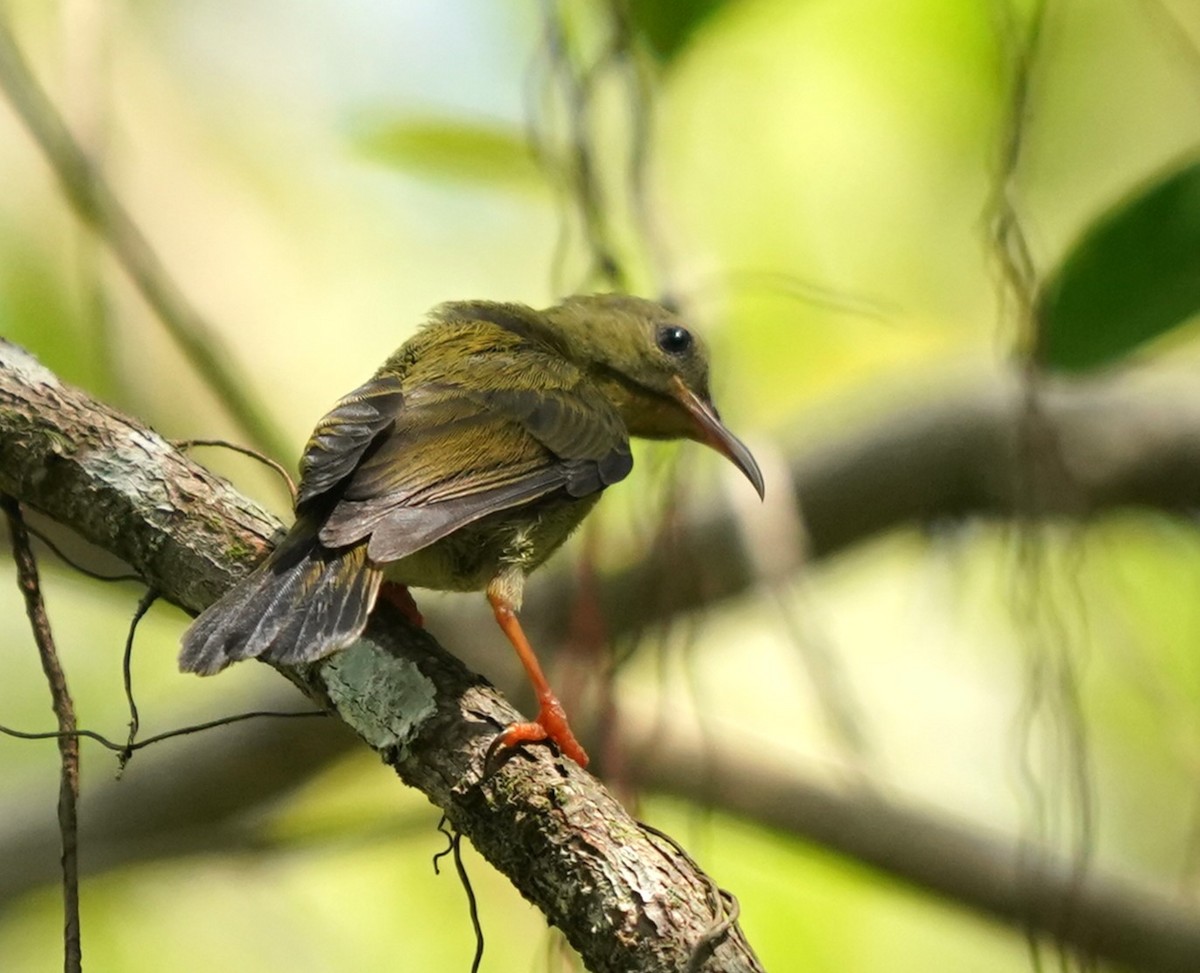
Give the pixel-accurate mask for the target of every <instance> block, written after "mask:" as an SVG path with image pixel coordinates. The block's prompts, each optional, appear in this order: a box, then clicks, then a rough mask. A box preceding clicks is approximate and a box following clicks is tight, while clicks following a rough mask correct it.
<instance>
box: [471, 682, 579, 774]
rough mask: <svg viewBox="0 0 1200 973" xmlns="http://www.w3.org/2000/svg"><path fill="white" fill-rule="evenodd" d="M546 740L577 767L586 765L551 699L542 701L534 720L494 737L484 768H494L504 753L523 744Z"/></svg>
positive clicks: (563, 714) (558, 706) (559, 706)
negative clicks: (577, 765)
mask: <svg viewBox="0 0 1200 973" xmlns="http://www.w3.org/2000/svg"><path fill="white" fill-rule="evenodd" d="M546 740H550V741H552V742H553V743H554V744H555V745H556V746H557V747H558V749H559V750H561V751H562V753H563V754H565V755H566V756H568V757H570V758H571V759H572V760H574V761H575V763H577V764H579V766H580V767H586V766H587V765H588V755H587V753H586V752H585V751H584V749H583V747H582V746H580V744H579V741H578V740H576V739H575V734H574V733H572V732H571V727H570V724H568V723H567V714H566V712H565V711H564V710H563V708H562V704H561V703H560V702H559V701H558V699H557V698H556V697H554V696H549V697H548V698H546V699H543V700H542V706H541V709H540V710H539V711H538V716H537V719H536V720H533V721H531V722H528V723H510V724H509V725H508V726H506V727H505V728H504V729H503V730H501V731H500V732H499V733H498V734H496V738H495V739H494V740H493V741H492V742H491V744H490V745H489V746H488V750H487V756H486V757H485V758H484V765H485V766H486V767H494V766H495V763H496V761H497V760H498V759H501V758H502V756H503V754H504V752H505V751H509V750H514V749H516V748H517V747H519V746H521V745H522V744H525V743H542V742H543V741H546Z"/></svg>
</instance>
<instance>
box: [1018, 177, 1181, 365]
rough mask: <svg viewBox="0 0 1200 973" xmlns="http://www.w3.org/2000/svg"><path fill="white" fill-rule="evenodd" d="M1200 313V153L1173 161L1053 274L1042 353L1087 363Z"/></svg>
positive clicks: (1090, 232) (1043, 314)
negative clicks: (1174, 163) (1196, 158)
mask: <svg viewBox="0 0 1200 973" xmlns="http://www.w3.org/2000/svg"><path fill="white" fill-rule="evenodd" d="M1197 314H1200V162H1191V163H1190V164H1188V165H1184V166H1180V167H1179V168H1176V169H1173V170H1172V171H1170V172H1168V173H1167V174H1165V175H1163V176H1161V177H1160V178H1158V179H1155V180H1154V181H1152V182H1151V183H1149V184H1147V185H1145V186H1143V187H1141V188H1140V189H1138V190H1137V191H1135V192H1134V193H1132V194H1130V195H1129V196H1128V198H1126V199H1124V200H1122V201H1121V202H1120V203H1118V204H1117V205H1115V206H1113V207H1112V208H1111V209H1110V210H1109V211H1108V212H1107V213H1104V214H1102V215H1101V216H1100V217H1099V218H1098V219H1097V220H1096V222H1095V223H1093V224H1092V225H1091V226H1090V227H1088V228H1087V230H1086V231H1085V232H1084V235H1083V238H1082V239H1081V240H1080V241H1079V243H1078V244H1077V245H1076V246H1075V247H1073V248H1072V249H1071V250H1070V251H1069V252H1068V254H1067V256H1066V258H1065V259H1064V261H1063V264H1062V266H1061V267H1060V268H1059V269H1058V271H1057V272H1056V273H1055V274H1054V275H1053V276H1052V277H1051V278H1050V280H1049V281H1048V282H1047V284H1046V287H1045V290H1044V292H1043V293H1042V295H1041V298H1040V301H1039V307H1038V328H1039V333H1040V342H1039V358H1040V360H1041V361H1042V363H1043V364H1045V365H1046V366H1047V367H1049V368H1052V369H1061V370H1064V371H1081V370H1083V369H1087V368H1094V367H1096V366H1098V365H1107V364H1111V363H1113V362H1115V361H1118V360H1120V359H1121V358H1122V357H1124V356H1125V355H1127V354H1128V353H1129V352H1131V351H1133V350H1134V349H1136V348H1138V347H1140V346H1141V345H1143V344H1145V343H1146V342H1147V341H1150V340H1151V339H1153V338H1157V337H1159V336H1161V335H1163V334H1165V333H1167V332H1169V331H1171V330H1172V329H1173V328H1176V327H1178V326H1179V325H1181V324H1184V323H1186V322H1187V321H1189V320H1190V319H1192V318H1194V317H1195V316H1196V315H1197Z"/></svg>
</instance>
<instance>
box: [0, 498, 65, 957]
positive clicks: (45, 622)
mask: <svg viewBox="0 0 1200 973" xmlns="http://www.w3.org/2000/svg"><path fill="white" fill-rule="evenodd" d="M0 509H3V511H4V516H5V517H6V519H7V520H8V532H9V536H10V537H11V539H12V549H13V560H14V561H16V564H17V584H18V585H19V587H20V589H21V595H22V596H23V597H24V599H25V612H26V614H28V615H29V624H30V625H31V626H32V628H33V640H34V642H35V643H37V649H38V657H39V658H40V659H41V662H42V671H43V672H44V673H45V674H46V682H47V683H48V684H49V685H50V702H51V705H52V707H53V709H54V716H55V718H56V719H57V720H58V729H59V732H60V733H63V734H67V735H64V736H62V737H61V738H60V739H59V741H58V751H59V756H60V761H61V767H62V769H61V772H60V775H59V784H58V833H59V840H60V841H61V843H62V888H63V969H64V970H65V971H66V973H79V971H80V970H81V969H82V968H83V940H82V938H81V935H80V927H79V821H78V816H77V814H76V804H77V803H78V802H79V740H78V738H77V737H73V736H70V735H69V734H71V733H72V732H73V731H74V729H75V703H74V702H73V701H72V699H71V691H70V690H69V689H68V688H67V677H66V674H65V673H64V672H63V668H62V663H61V662H59V658H58V649H57V647H56V646H55V644H54V635H53V634H52V633H51V631H50V619H49V618H48V617H47V615H46V605H45V603H44V602H43V601H42V589H41V584H40V582H39V581H38V569H37V561H36V560H34V557H33V549H32V548H31V547H30V546H29V532H28V531H26V529H25V518H24V517H23V516H22V515H21V507H20V504H18V503H17V501H16V500H14V499H13V498H12V497H11V496H9V495H8V494H3V493H0Z"/></svg>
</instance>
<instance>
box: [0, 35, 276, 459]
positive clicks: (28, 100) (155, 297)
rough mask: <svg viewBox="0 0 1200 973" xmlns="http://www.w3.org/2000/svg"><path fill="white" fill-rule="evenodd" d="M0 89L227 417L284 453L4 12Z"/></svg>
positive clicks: (247, 385) (247, 387)
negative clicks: (33, 67)
mask: <svg viewBox="0 0 1200 973" xmlns="http://www.w3.org/2000/svg"><path fill="white" fill-rule="evenodd" d="M0 90H3V92H4V95H5V97H7V99H8V101H9V103H10V104H11V105H12V107H13V109H14V110H15V111H16V113H17V115H18V116H19V117H20V119H21V121H22V122H24V124H25V127H26V128H27V129H28V131H29V134H30V135H31V136H33V139H34V141H35V142H37V144H38V147H39V148H40V149H41V150H42V153H43V154H44V155H45V157H46V161H47V162H49V164H50V167H51V169H52V170H53V171H54V174H55V176H57V177H58V181H59V184H60V185H61V186H62V190H63V195H64V196H66V198H67V201H68V202H69V203H70V205H71V208H72V209H74V210H75V214H76V215H77V216H78V217H79V218H80V219H81V220H82V221H83V222H84V223H86V224H87V225H88V226H90V227H91V228H92V229H93V230H94V231H95V232H96V233H97V234H98V235H99V236H100V237H101V238H102V239H103V240H104V241H105V242H106V243H107V244H108V245H109V247H110V248H111V249H112V252H113V255H114V256H115V257H116V259H117V262H118V263H120V264H121V266H122V267H124V268H125V272H126V273H127V274H129V277H130V279H131V280H132V281H133V283H134V285H135V286H136V287H137V289H138V290H139V291H140V292H141V294H142V297H143V298H145V300H146V303H147V304H149V305H150V307H151V308H152V309H153V310H154V313H155V314H157V315H158V318H159V320H160V321H161V322H162V323H163V326H164V327H165V328H166V329H167V332H168V333H169V334H170V335H171V337H172V338H173V339H174V340H175V342H176V343H177V344H178V345H179V347H180V349H181V350H182V351H183V353H184V355H185V356H186V357H187V359H188V361H190V362H191V363H192V367H193V368H195V369H196V371H197V372H198V373H199V374H200V375H201V376H202V377H203V378H204V380H205V381H206V382H208V384H209V385H210V386H211V387H212V389H213V391H214V392H215V393H216V394H217V397H218V398H219V399H220V400H221V402H222V403H223V404H224V405H225V408H226V409H228V410H229V414H230V415H231V416H232V417H233V418H234V420H235V421H236V422H237V423H238V425H239V426H240V427H241V428H242V429H243V430H245V432H246V435H247V436H249V437H250V439H251V440H252V441H253V442H254V443H256V444H257V445H258V446H259V447H260V448H262V449H263V450H264V451H265V452H267V453H270V454H272V455H273V456H288V455H290V453H291V448H290V446H289V445H288V440H287V437H285V436H284V435H283V433H282V431H281V430H280V429H279V427H278V426H277V425H276V424H275V423H274V421H273V420H271V419H270V418H269V417H268V414H267V411H266V410H265V409H264V408H263V406H262V404H261V403H260V402H259V401H258V400H257V397H256V396H255V395H254V394H253V392H252V391H251V389H252V388H253V383H252V382H251V381H250V379H249V377H248V376H246V375H243V374H242V373H241V369H239V368H238V367H237V365H236V364H235V363H234V361H233V360H232V358H231V357H230V356H229V354H228V353H227V352H226V351H225V348H224V346H223V344H222V343H221V341H220V339H219V338H218V336H217V333H216V332H215V331H214V329H213V328H212V327H211V326H210V325H209V323H208V322H207V321H206V320H205V319H204V318H203V317H202V316H201V314H200V312H199V311H197V310H196V308H194V307H193V306H192V305H191V303H190V302H189V301H188V300H187V298H186V297H184V295H183V292H182V291H180V289H179V287H178V286H177V285H176V284H175V282H174V281H173V280H172V279H171V277H170V275H169V274H168V273H167V271H166V268H165V267H164V266H163V265H162V262H161V261H160V260H159V258H158V255H157V254H156V253H155V252H154V250H153V248H152V247H151V246H150V243H149V241H148V240H147V239H146V237H145V235H144V234H143V233H142V231H141V229H140V228H139V227H138V225H137V224H136V223H135V222H134V220H133V217H131V216H130V215H129V212H128V211H127V210H126V209H125V207H124V206H123V205H122V204H121V202H120V200H118V199H117V197H116V195H115V194H114V193H113V191H112V189H111V188H109V185H108V183H107V182H105V181H104V179H103V178H102V176H101V175H100V172H99V171H98V170H97V168H96V166H95V165H93V163H92V160H91V158H90V157H89V156H88V155H87V153H86V152H84V150H83V148H82V147H81V146H80V145H79V143H78V141H76V139H75V138H74V136H72V135H71V133H70V131H69V130H68V129H67V125H66V123H65V122H64V121H63V118H62V115H61V114H59V112H58V109H57V108H55V106H54V104H53V102H51V101H50V98H49V96H47V94H46V92H45V91H44V90H43V89H42V87H41V86H40V85H39V84H38V82H37V80H36V79H35V78H34V76H33V73H32V71H30V69H29V65H28V64H27V63H26V62H25V58H24V57H23V56H22V54H21V50H20V48H19V47H18V46H17V42H16V39H15V38H14V36H13V34H12V29H11V27H10V26H9V24H8V22H7V20H6V19H5V18H4V17H3V16H0Z"/></svg>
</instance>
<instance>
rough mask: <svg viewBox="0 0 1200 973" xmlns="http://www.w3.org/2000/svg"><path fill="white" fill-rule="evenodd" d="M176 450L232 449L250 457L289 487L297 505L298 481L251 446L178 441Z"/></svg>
mask: <svg viewBox="0 0 1200 973" xmlns="http://www.w3.org/2000/svg"><path fill="white" fill-rule="evenodd" d="M171 445H172V446H174V447H175V448H176V449H182V450H188V449H191V448H192V447H193V446H217V447H219V448H221V449H230V450H233V452H235V453H241V454H242V455H243V456H249V457H250V458H251V459H256V460H258V461H259V462H260V463H262V464H263V465H264V466H269V467H270V468H271V469H272V470H274V471H275V472H276V473H277V474H279V478H280V479H281V480H283V482H284V485H285V486H287V489H288V493H290V494H291V496H292V505H293V506H295V503H296V481H295V480H293V479H292V477H291V475H290V474H289V473H288V471H287V469H286V468H285V467H284V465H283V464H282V463H277V462H276V461H275V460H273V459H271V457H270V456H268V455H267V454H266V453H260V452H259V451H258V450H257V449H251V448H250V447H249V446H242V445H239V444H238V443H231V442H229V441H228V440H225V439H176V440H173V441H172V443H171Z"/></svg>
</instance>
